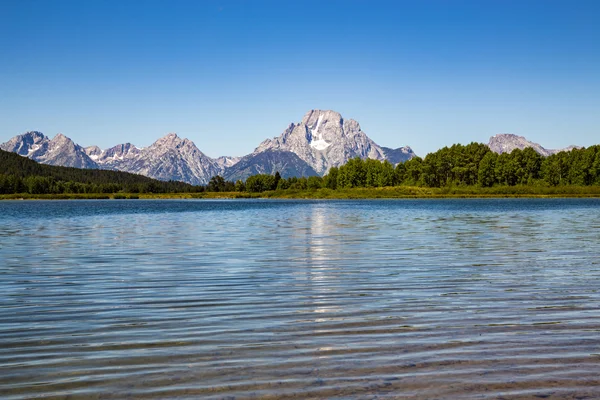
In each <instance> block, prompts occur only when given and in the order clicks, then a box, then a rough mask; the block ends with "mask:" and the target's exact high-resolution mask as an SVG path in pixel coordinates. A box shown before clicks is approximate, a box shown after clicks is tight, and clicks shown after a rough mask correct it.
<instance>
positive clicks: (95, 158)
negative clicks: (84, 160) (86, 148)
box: [90, 154, 98, 161]
mask: <svg viewBox="0 0 600 400" xmlns="http://www.w3.org/2000/svg"><path fill="white" fill-rule="evenodd" d="M90 158H91V159H92V160H94V161H96V160H97V159H98V156H97V155H95V154H94V155H91V156H90Z"/></svg>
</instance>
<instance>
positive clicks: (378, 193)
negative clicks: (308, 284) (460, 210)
mask: <svg viewBox="0 0 600 400" xmlns="http://www.w3.org/2000/svg"><path fill="white" fill-rule="evenodd" d="M552 197H582V198H585V197H588V198H594V197H597V198H600V186H555V187H541V186H540V187H537V186H535V187H532V186H498V187H491V188H480V187H459V186H457V187H444V188H427V187H419V186H396V187H383V188H351V189H339V190H331V189H312V190H290V189H288V190H274V191H267V192H262V193H248V192H202V193H86V194H77V193H68V194H28V193H17V194H4V195H0V200H77V199H79V200H82V199H88V200H92V199H107V200H108V199H131V200H134V199H259V198H261V199H332V200H335V199H429V198H552Z"/></svg>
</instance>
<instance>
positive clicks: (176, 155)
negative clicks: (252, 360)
mask: <svg viewBox="0 0 600 400" xmlns="http://www.w3.org/2000/svg"><path fill="white" fill-rule="evenodd" d="M61 143H62V145H63V146H64V147H65V148H64V149H59V148H60V146H61ZM0 148H2V149H4V150H7V151H11V152H15V153H18V154H21V155H23V156H26V157H29V158H33V159H35V160H36V161H39V162H41V163H45V164H53V165H64V166H73V167H78V168H101V169H111V170H118V171H125V172H132V173H137V174H141V175H146V176H148V177H151V178H155V179H161V180H181V181H184V182H187V183H192V184H206V183H208V181H209V180H210V178H211V177H212V176H214V175H222V176H224V177H226V178H227V179H232V180H236V179H245V178H247V177H248V176H250V175H252V174H255V173H274V172H275V171H279V172H280V174H281V175H282V176H283V177H289V176H311V175H321V176H322V175H324V174H325V173H326V172H327V171H328V170H329V168H331V167H332V166H339V165H342V164H345V163H346V162H347V161H348V160H350V159H351V158H354V157H361V158H375V159H378V160H386V159H387V160H389V161H390V162H392V163H393V164H397V163H399V162H402V161H406V160H407V159H410V158H412V157H414V156H415V155H414V153H413V151H412V150H411V149H410V147H400V148H398V149H392V148H388V147H381V146H379V145H377V144H376V143H375V142H373V141H372V140H371V139H370V138H369V137H368V136H367V135H366V134H365V133H364V132H363V131H362V130H361V128H360V125H359V124H358V122H356V121H354V120H352V119H348V120H344V119H343V118H342V116H341V115H340V114H339V113H337V112H335V111H330V110H326V111H322V110H311V111H309V112H308V113H307V114H306V115H305V116H304V118H303V119H302V121H301V122H300V123H297V124H290V125H289V127H288V128H287V129H286V130H285V131H284V132H283V133H282V134H281V135H280V136H279V137H276V138H273V139H267V140H265V141H263V142H262V143H261V144H260V145H259V146H258V147H257V148H256V149H255V150H254V152H252V153H251V154H248V155H247V156H245V157H227V156H224V157H219V158H216V159H213V158H210V157H208V156H206V155H205V154H204V153H202V152H201V151H200V150H199V149H198V148H197V147H196V145H195V144H194V143H193V142H192V141H190V140H188V139H181V138H179V137H178V136H177V135H176V134H173V133H172V134H168V135H166V136H165V137H163V138H160V139H158V140H157V141H156V142H155V143H153V144H152V145H151V146H149V147H147V148H137V147H136V146H134V145H132V144H131V143H124V144H119V145H117V146H113V147H111V148H109V149H106V150H102V149H100V148H99V147H98V146H89V147H86V148H83V147H81V146H79V145H76V144H75V143H74V142H73V141H72V140H71V139H69V138H67V137H66V136H64V135H62V134H59V135H57V136H56V137H55V138H54V139H52V140H50V139H49V138H47V137H46V136H45V135H43V134H42V133H40V132H28V133H26V134H23V135H18V136H16V137H14V138H12V139H11V140H9V141H8V142H6V143H4V144H2V145H0Z"/></svg>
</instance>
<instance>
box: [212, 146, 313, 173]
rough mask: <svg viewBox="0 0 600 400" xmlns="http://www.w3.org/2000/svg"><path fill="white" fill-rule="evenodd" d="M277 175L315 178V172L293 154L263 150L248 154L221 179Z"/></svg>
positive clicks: (228, 169)
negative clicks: (276, 173) (277, 173)
mask: <svg viewBox="0 0 600 400" xmlns="http://www.w3.org/2000/svg"><path fill="white" fill-rule="evenodd" d="M275 172H279V174H280V175H281V176H282V177H283V178H289V177H292V176H317V175H318V174H317V172H316V171H315V170H314V169H313V168H311V166H310V165H308V164H307V163H306V162H305V161H303V160H302V159H300V157H298V156H297V155H296V154H295V153H292V152H289V151H279V150H270V149H269V150H265V151H262V152H260V153H256V154H249V155H247V156H245V157H242V159H241V160H240V161H239V162H238V163H236V164H235V165H233V166H232V167H230V168H227V169H226V170H225V171H224V173H223V177H224V178H225V179H226V180H230V181H237V180H238V179H241V180H246V178H248V177H249V176H251V175H256V174H271V175H273V174H275Z"/></svg>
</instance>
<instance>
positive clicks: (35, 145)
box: [0, 131, 98, 169]
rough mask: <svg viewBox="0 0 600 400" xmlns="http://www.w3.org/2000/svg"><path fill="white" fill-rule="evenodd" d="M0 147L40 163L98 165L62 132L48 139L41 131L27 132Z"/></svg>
mask: <svg viewBox="0 0 600 400" xmlns="http://www.w3.org/2000/svg"><path fill="white" fill-rule="evenodd" d="M0 149H1V150H4V151H10V152H12V153H17V154H20V155H22V156H25V157H29V158H31V159H32V160H35V161H37V162H40V163H42V164H49V165H59V166H63V167H75V168H94V169H95V168H98V165H97V164H96V163H95V162H94V161H93V160H92V159H91V158H90V157H89V156H88V155H87V154H86V152H85V149H83V148H82V147H81V146H79V145H77V144H75V143H74V142H73V141H72V140H71V139H69V138H68V137H66V136H65V135H63V134H62V133H59V134H58V135H56V136H55V137H54V138H53V139H49V138H48V137H47V136H45V135H44V134H43V133H41V132H37V131H32V132H27V133H24V134H22V135H18V136H15V137H14V138H12V139H10V140H9V141H8V142H6V143H3V144H1V145H0Z"/></svg>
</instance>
